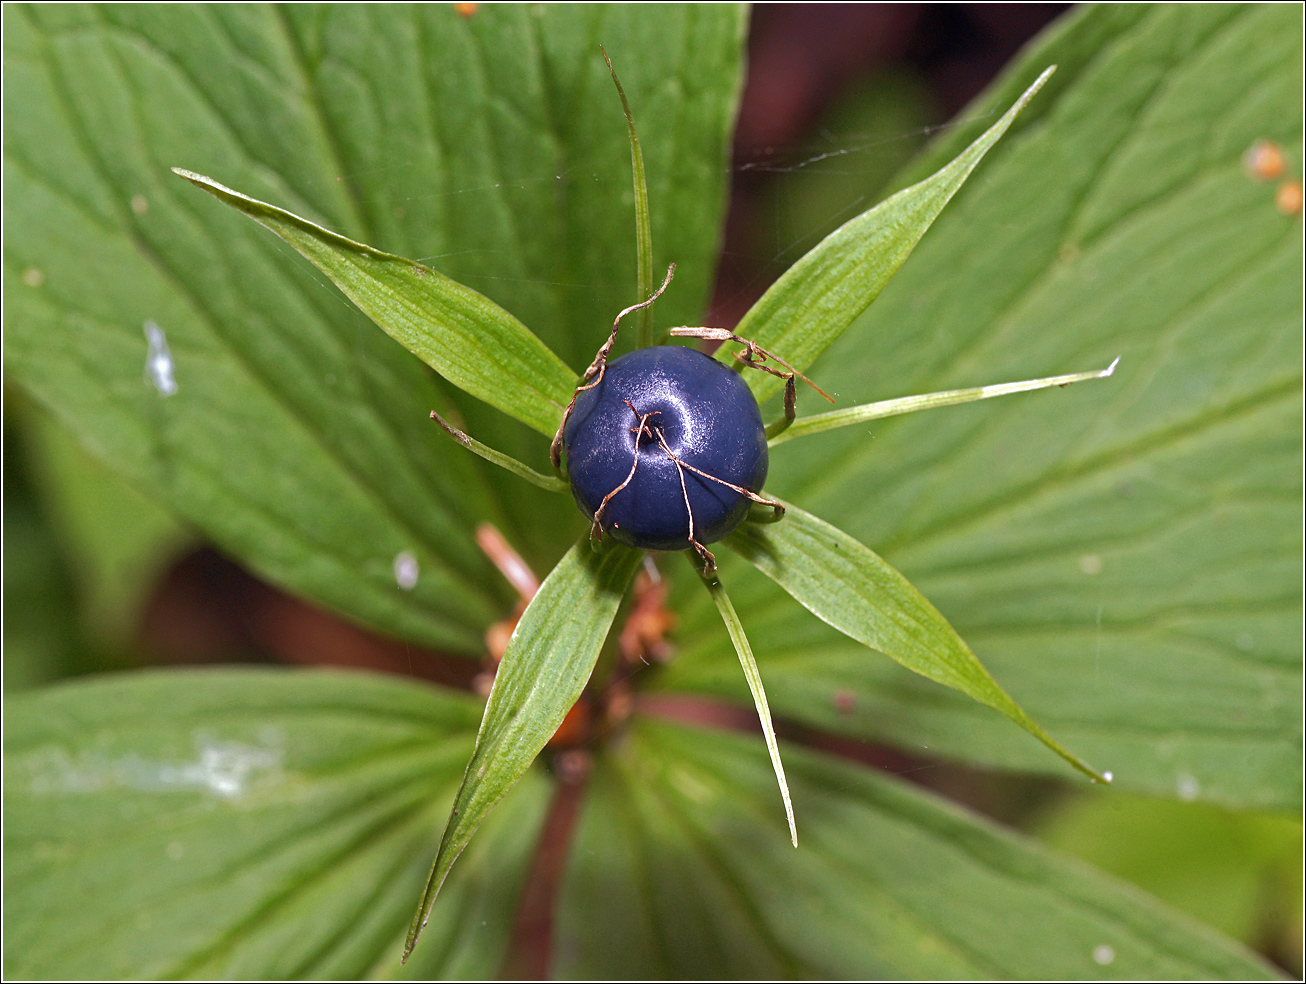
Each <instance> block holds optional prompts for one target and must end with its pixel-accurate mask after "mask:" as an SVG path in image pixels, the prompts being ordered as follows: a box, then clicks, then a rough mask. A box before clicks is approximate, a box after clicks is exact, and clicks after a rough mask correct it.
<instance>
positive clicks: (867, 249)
mask: <svg viewBox="0 0 1306 984" xmlns="http://www.w3.org/2000/svg"><path fill="white" fill-rule="evenodd" d="M1054 70H1055V69H1054V68H1048V69H1047V70H1046V71H1044V72H1043V74H1042V75H1040V76H1039V77H1038V78H1037V79H1036V80H1035V81H1034V82H1033V84H1032V85H1030V87H1029V88H1028V89H1026V90H1025V92H1024V93H1023V94H1022V95H1021V97H1020V98H1019V99H1017V100H1016V102H1015V104H1014V105H1013V106H1012V107H1011V108H1010V109H1008V110H1007V112H1006V113H1005V114H1004V115H1003V116H1002V117H1001V118H1000V119H999V120H998V121H997V122H996V123H994V124H993V125H992V126H991V127H989V129H988V130H987V131H985V133H984V134H983V135H982V136H981V137H980V138H979V139H977V140H976V141H975V142H974V143H972V144H971V145H970V146H969V147H968V148H966V150H965V151H964V152H963V153H961V154H959V155H958V156H957V158H956V159H955V160H954V161H952V163H950V164H948V165H947V166H946V167H943V168H941V169H940V170H939V171H938V172H936V173H935V174H934V175H933V176H932V177H930V178H928V179H927V180H925V181H922V182H920V183H919V184H917V185H914V186H913V187H911V188H907V189H905V190H903V191H900V192H898V193H897V194H896V195H894V196H892V197H891V198H888V199H886V200H885V201H883V202H881V203H880V204H879V205H877V206H875V207H874V208H872V209H870V210H868V211H866V212H864V213H863V214H861V215H859V216H858V217H857V218H855V219H853V220H851V221H850V222H847V223H845V224H844V225H843V226H841V227H840V228H839V229H836V230H835V231H834V232H832V233H831V234H830V235H828V236H826V237H825V239H823V240H822V241H821V242H820V243H819V244H818V245H817V246H816V247H815V248H813V249H812V250H811V251H810V252H808V253H807V254H806V255H805V256H804V257H803V258H802V259H800V260H799V261H798V262H797V263H795V264H794V265H793V266H792V267H790V268H789V269H788V270H787V271H786V272H785V274H784V276H782V277H781V278H780V279H779V280H777V281H776V282H775V283H774V284H772V285H771V287H770V289H768V290H767V292H766V293H765V294H763V295H762V297H761V299H760V300H758V302H757V303H756V304H754V305H753V307H752V308H751V309H750V310H749V312H748V313H747V314H746V315H744V317H743V319H742V320H741V321H740V322H739V327H738V328H736V329H735V331H736V333H737V334H739V335H742V336H744V337H745V338H749V339H751V340H753V341H755V342H757V343H758V344H759V345H760V346H761V347H762V348H764V349H767V350H769V351H771V352H774V353H775V354H776V355H778V356H780V357H781V358H783V359H784V360H785V361H786V362H788V363H789V364H790V365H792V366H793V367H794V368H795V369H797V370H799V371H800V372H801V371H803V370H805V369H807V367H808V366H810V365H811V364H812V362H813V361H815V360H816V357H817V356H819V355H820V354H821V353H822V352H824V351H825V350H826V349H827V348H828V347H829V346H830V344H831V343H832V342H833V341H834V340H835V339H837V338H838V337H839V336H840V335H842V334H843V333H844V331H845V330H846V329H847V328H848V326H849V325H850V324H851V323H852V322H853V319H855V318H856V317H857V316H858V315H859V314H861V313H862V312H863V311H865V310H866V308H867V307H868V306H870V304H871V302H872V301H874V300H875V299H876V297H878V296H879V294H880V291H882V290H883V289H884V287H885V285H886V284H887V283H888V282H889V280H890V278H891V277H893V275H894V274H895V273H896V272H897V271H898V268H899V267H900V266H902V264H903V262H904V261H905V260H906V259H907V257H908V256H910V255H911V251H912V250H913V249H914V248H915V247H916V244H917V243H918V242H920V239H921V237H922V236H923V235H925V231H926V230H927V229H929V227H930V225H931V223H933V222H934V220H935V219H936V218H937V217H938V215H939V213H940V212H941V211H943V206H944V205H946V204H948V201H949V200H950V199H951V198H952V196H953V195H955V194H956V193H957V190H958V189H959V188H960V187H961V186H962V184H964V183H965V181H966V179H967V178H968V177H970V173H971V172H972V171H973V170H975V167H976V165H978V164H979V162H980V160H982V159H983V157H984V155H985V154H986V153H987V152H988V151H989V149H990V148H991V147H992V146H993V145H994V144H995V143H997V142H998V139H999V138H1000V137H1001V136H1002V134H1003V133H1005V132H1006V130H1007V127H1009V126H1010V125H1011V123H1012V121H1013V120H1014V119H1015V118H1016V116H1017V114H1019V113H1020V111H1021V110H1022V109H1024V108H1025V105H1026V104H1027V103H1028V102H1029V101H1030V100H1031V99H1033V98H1034V95H1035V94H1036V93H1037V92H1038V90H1039V89H1040V88H1042V87H1043V84H1044V83H1045V82H1046V81H1047V80H1048V78H1049V77H1050V76H1051V74H1052V72H1053V71H1054ZM718 358H721V359H726V360H730V359H733V358H734V349H733V348H732V347H731V346H729V345H725V346H722V348H721V349H719V350H718ZM745 379H747V380H748V384H749V386H751V387H752V389H753V393H754V394H755V395H756V396H757V398H758V399H759V400H762V399H765V398H766V397H768V396H771V395H773V394H775V393H778V392H779V391H780V389H781V387H782V386H783V385H784V383H783V382H782V381H781V380H780V379H779V378H777V377H776V376H773V375H770V374H769V373H760V372H759V373H748V374H746V376H745Z"/></svg>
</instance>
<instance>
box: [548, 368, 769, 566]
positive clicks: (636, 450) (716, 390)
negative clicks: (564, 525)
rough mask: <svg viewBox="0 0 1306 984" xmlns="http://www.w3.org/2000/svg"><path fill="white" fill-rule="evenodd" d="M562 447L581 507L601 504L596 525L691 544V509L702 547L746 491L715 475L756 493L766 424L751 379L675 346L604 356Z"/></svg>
mask: <svg viewBox="0 0 1306 984" xmlns="http://www.w3.org/2000/svg"><path fill="white" fill-rule="evenodd" d="M641 417H643V418H645V420H646V423H645V427H644V432H643V433H642V434H641V435H640V437H639V443H638V446H637V445H636V433H637V432H638V431H639V429H640V419H641ZM664 443H665V445H666V447H665V448H664V447H663V444H664ZM563 448H564V449H565V450H566V454H567V471H568V473H569V475H570V478H571V491H572V495H574V496H575V498H576V503H577V505H579V506H580V508H581V511H582V512H584V513H585V515H586V516H588V517H590V519H594V516H595V513H596V512H598V511H599V509H600V507H602V513H601V515H600V516H599V525H600V526H601V527H602V529H603V531H604V532H605V533H610V534H611V535H612V536H613V537H614V538H615V539H617V540H620V541H621V542H622V543H626V544H629V545H630V546H632V547H640V548H643V549H645V550H685V549H688V548H689V547H690V546H691V543H690V513H691V511H692V514H693V539H694V540H695V541H697V543H698V544H699V545H702V544H706V543H712V542H713V541H716V540H720V539H721V538H722V537H724V536H727V535H729V534H730V533H731V532H732V531H733V530H734V529H735V528H736V527H737V526H738V525H739V524H740V523H741V522H743V520H744V517H745V516H746V515H747V513H748V509H749V499H748V497H747V496H745V495H744V494H743V493H742V492H738V491H735V490H734V489H732V488H729V487H728V486H727V485H724V484H722V483H723V482H728V483H730V485H735V486H739V487H740V488H744V489H748V490H749V491H750V492H754V493H756V492H759V491H761V488H762V485H763V483H764V482H765V481H766V469H767V451H766V431H765V429H764V428H763V426H762V415H761V412H760V411H759V410H758V407H757V400H755V399H754V398H753V394H752V392H751V391H750V390H749V388H748V386H747V385H746V384H745V383H744V381H743V380H742V379H740V378H739V375H738V374H737V373H735V372H732V371H731V370H730V369H728V368H726V367H725V366H724V365H722V364H721V363H720V362H718V361H717V360H716V359H713V358H710V357H708V356H706V355H703V354H702V353H701V352H696V351H694V350H693V349H688V348H681V347H679V346H675V345H663V346H656V347H654V348H644V349H638V350H637V351H634V352H631V353H630V354H629V355H625V356H622V357H621V358H620V359H615V360H614V361H612V362H611V363H609V364H608V366H607V367H606V369H605V370H604V372H603V376H602V378H601V379H600V381H599V383H598V385H596V386H594V387H593V388H591V389H587V390H584V391H582V392H581V393H580V394H579V396H578V397H577V399H576V405H575V409H574V410H573V411H572V414H571V417H570V418H569V419H568V420H567V424H566V427H565V429H564V431H563ZM668 451H670V453H671V455H674V456H675V458H677V459H679V462H680V464H677V462H676V460H673V458H672V457H670V456H669V455H668V453H667V452H668ZM636 455H638V456H639V463H638V465H637V466H636V467H635V469H634V474H633V475H632V474H631V466H632V465H633V464H634V462H635V456H636ZM693 469H698V470H699V471H700V472H704V473H706V474H707V475H710V476H712V477H711V478H707V477H704V476H703V475H700V474H697V473H696V472H695V471H693ZM682 477H683V479H684V486H683V487H682V485H681V479H682ZM627 479H629V482H628V484H626V486H625V487H624V488H621V490H620V491H618V492H617V493H616V494H615V495H612V496H611V498H610V499H609V500H608V503H607V505H606V506H603V500H604V498H605V497H608V496H609V494H610V493H612V492H613V490H615V489H618V488H619V487H620V486H621V485H622V483H623V482H627ZM713 479H719V480H720V481H714V480H713ZM686 494H687V495H688V498H689V506H688V509H687V508H686V504H685V498H686Z"/></svg>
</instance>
